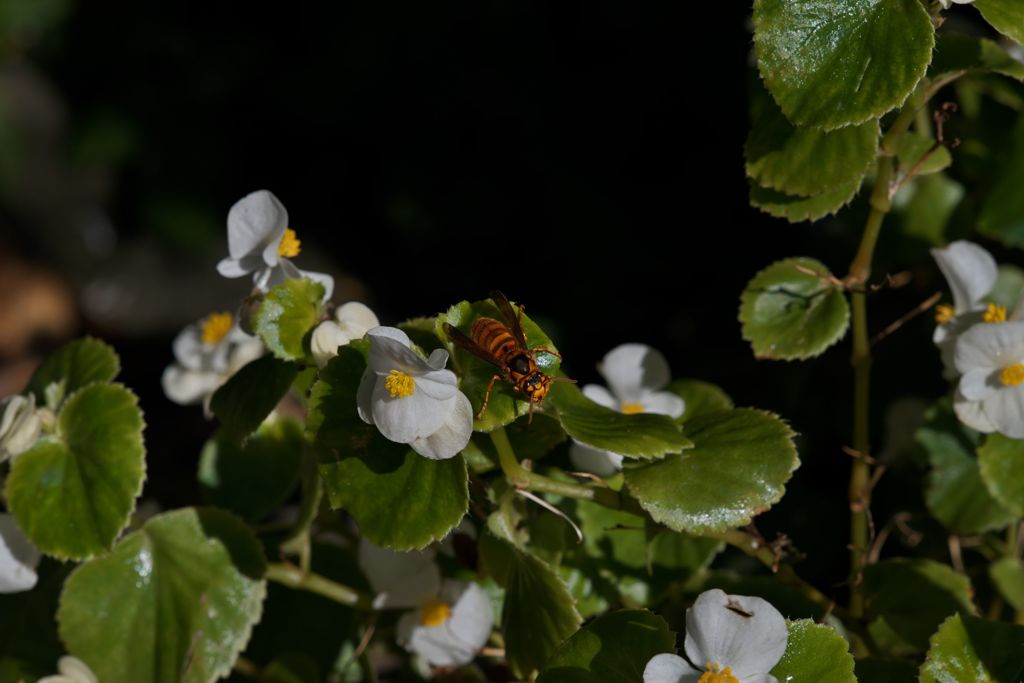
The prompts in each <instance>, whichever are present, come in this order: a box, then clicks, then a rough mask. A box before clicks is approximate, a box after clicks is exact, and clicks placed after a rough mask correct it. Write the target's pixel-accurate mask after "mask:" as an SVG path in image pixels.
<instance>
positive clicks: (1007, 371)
mask: <svg viewBox="0 0 1024 683" xmlns="http://www.w3.org/2000/svg"><path fill="white" fill-rule="evenodd" d="M999 381H1000V382H1002V383H1003V384H1004V385H1006V386H1008V387H1015V386H1017V385H1018V384H1024V363H1016V364H1014V365H1008V366H1006V367H1005V368H1003V371H1002V372H1000V373H999Z"/></svg>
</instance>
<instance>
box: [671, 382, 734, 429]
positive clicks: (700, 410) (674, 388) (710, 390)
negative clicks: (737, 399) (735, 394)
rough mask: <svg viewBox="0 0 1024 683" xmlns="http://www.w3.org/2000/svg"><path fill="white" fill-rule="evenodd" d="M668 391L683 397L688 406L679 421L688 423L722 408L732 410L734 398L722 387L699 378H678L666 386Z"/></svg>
mask: <svg viewBox="0 0 1024 683" xmlns="http://www.w3.org/2000/svg"><path fill="white" fill-rule="evenodd" d="M666 391H671V392H672V393H673V394H676V395H677V396H680V397H682V399H683V401H685V403H686V406H685V408H684V409H683V414H682V415H680V416H679V420H678V422H679V423H680V424H686V423H687V422H689V421H690V420H692V419H693V418H695V417H697V416H698V415H709V414H711V413H717V412H719V411H722V410H731V409H732V407H733V405H732V399H731V398H729V395H728V394H727V393H725V391H723V390H722V389H721V388H719V387H717V386H715V385H714V384H711V383H710V382H703V381H701V380H699V379H677V380H675V381H673V382H672V383H671V384H669V385H668V386H667V387H666Z"/></svg>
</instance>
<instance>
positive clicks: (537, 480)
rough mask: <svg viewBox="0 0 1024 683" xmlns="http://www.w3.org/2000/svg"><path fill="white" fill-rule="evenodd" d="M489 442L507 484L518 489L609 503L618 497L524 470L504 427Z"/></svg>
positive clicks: (492, 434)
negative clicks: (494, 450) (491, 443)
mask: <svg viewBox="0 0 1024 683" xmlns="http://www.w3.org/2000/svg"><path fill="white" fill-rule="evenodd" d="M491 441H492V442H493V443H494V447H495V448H496V449H497V451H498V462H499V464H500V465H501V471H502V472H504V473H505V478H506V479H508V482H509V483H510V484H512V486H514V487H516V488H518V489H529V490H531V491H542V492H544V493H554V494H556V495H559V496H565V497H566V498H576V499H578V500H595V499H597V498H601V499H602V500H609V501H610V500H611V498H612V497H615V498H617V497H618V496H617V495H615V492H614V491H610V490H609V491H608V492H609V493H611V494H613V496H611V497H609V496H606V495H598V494H599V492H600V491H601V489H597V488H594V487H592V486H585V485H583V484H576V483H573V482H564V481H556V480H554V479H549V478H548V477H545V476H544V475H542V474H537V473H536V472H531V471H530V470H528V469H526V468H525V467H523V466H522V465H521V464H520V462H519V460H518V458H516V454H515V451H513V450H512V444H511V442H509V440H508V434H506V433H505V428H504V427H498V428H497V429H495V430H494V431H492V432H491ZM616 507H618V506H616Z"/></svg>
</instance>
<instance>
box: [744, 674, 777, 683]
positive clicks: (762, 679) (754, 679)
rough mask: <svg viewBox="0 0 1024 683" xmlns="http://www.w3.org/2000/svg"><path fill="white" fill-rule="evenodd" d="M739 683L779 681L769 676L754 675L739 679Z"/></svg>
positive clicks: (774, 682)
mask: <svg viewBox="0 0 1024 683" xmlns="http://www.w3.org/2000/svg"><path fill="white" fill-rule="evenodd" d="M739 681H740V683H779V679H777V678H776V677H775V676H772V675H771V674H754V675H753V676H744V677H743V678H741V679H739Z"/></svg>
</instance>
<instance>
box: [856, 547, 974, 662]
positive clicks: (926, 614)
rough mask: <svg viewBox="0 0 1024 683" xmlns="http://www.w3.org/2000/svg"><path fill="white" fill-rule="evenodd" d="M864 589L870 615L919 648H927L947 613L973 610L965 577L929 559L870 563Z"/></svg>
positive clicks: (904, 559) (968, 583) (903, 559)
mask: <svg viewBox="0 0 1024 683" xmlns="http://www.w3.org/2000/svg"><path fill="white" fill-rule="evenodd" d="M864 589H865V592H866V594H867V596H868V606H869V613H870V615H871V617H872V618H876V619H880V620H883V621H884V622H885V623H886V624H887V625H888V626H889V627H890V628H891V629H892V630H893V631H894V632H895V633H896V634H898V635H899V636H900V637H901V638H903V639H904V640H906V641H907V643H909V644H910V645H912V646H914V647H915V648H917V649H919V650H925V649H926V648H927V647H928V637H929V636H930V635H931V634H932V633H934V632H935V629H936V628H938V626H939V624H940V623H941V622H942V620H943V619H945V618H946V617H948V616H949V615H950V614H953V613H954V612H964V613H967V614H974V613H975V608H974V604H973V603H972V602H971V595H972V589H971V583H970V581H969V580H968V578H967V577H966V576H963V575H962V574H958V573H956V572H955V571H953V569H952V568H950V567H949V566H947V565H944V564H940V563H938V562H934V561H932V560H923V559H907V558H895V559H890V560H882V561H881V562H879V563H877V564H873V565H870V566H868V567H867V568H866V569H865V570H864Z"/></svg>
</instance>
